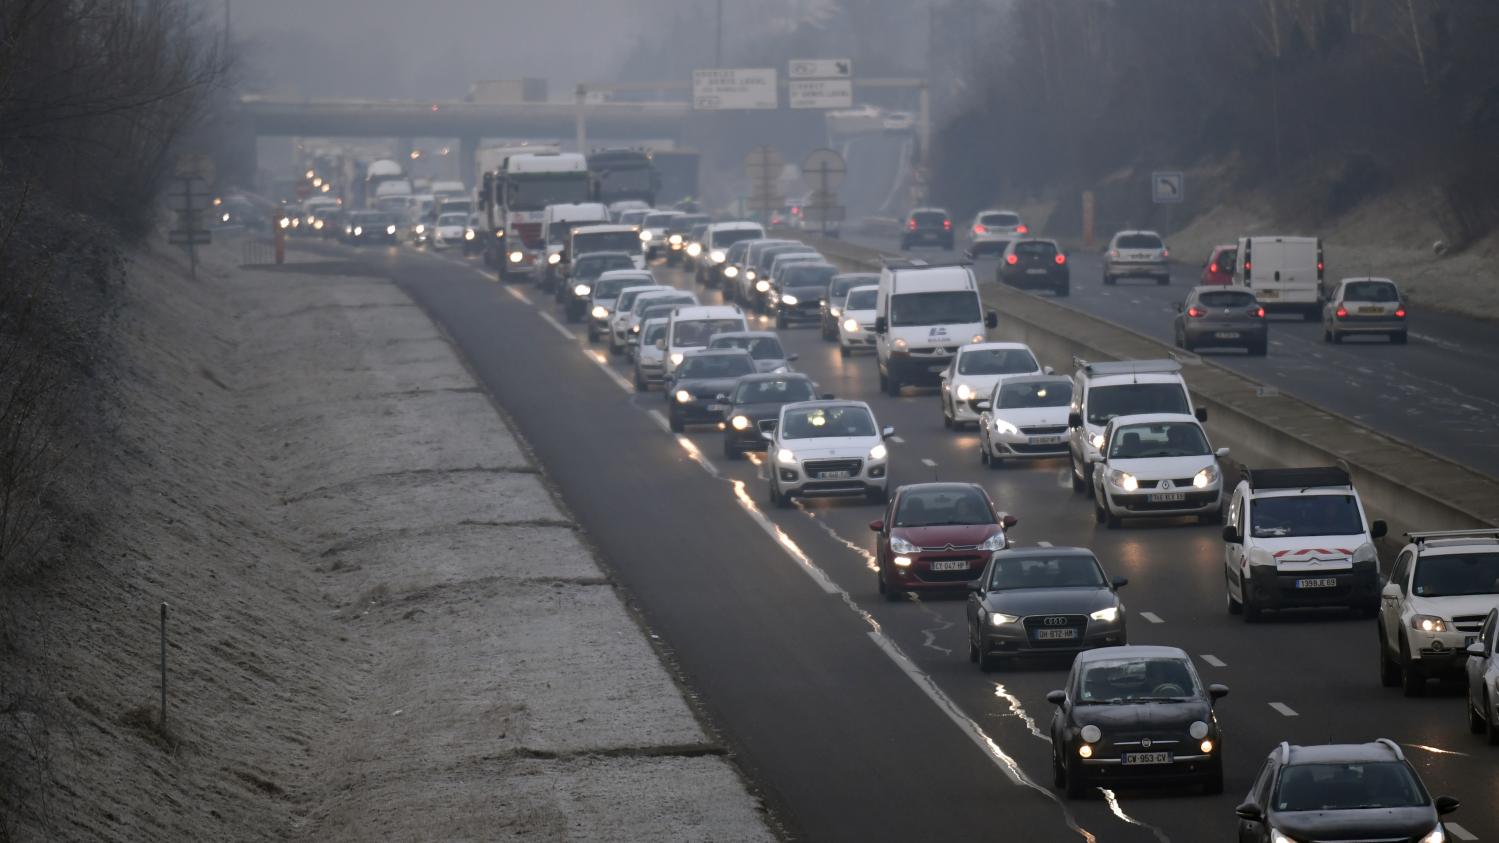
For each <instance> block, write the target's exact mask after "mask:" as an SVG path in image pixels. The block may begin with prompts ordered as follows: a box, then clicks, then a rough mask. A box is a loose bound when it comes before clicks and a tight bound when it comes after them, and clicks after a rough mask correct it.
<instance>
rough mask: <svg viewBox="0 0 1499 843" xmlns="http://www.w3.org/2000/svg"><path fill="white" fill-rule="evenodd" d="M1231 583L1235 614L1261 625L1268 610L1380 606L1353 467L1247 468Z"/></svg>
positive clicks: (1238, 499) (1374, 534)
mask: <svg viewBox="0 0 1499 843" xmlns="http://www.w3.org/2000/svg"><path fill="white" fill-rule="evenodd" d="M1225 517H1226V518H1227V520H1228V524H1227V525H1225V526H1224V528H1223V547H1224V552H1223V564H1224V569H1225V570H1224V578H1225V580H1226V588H1227V592H1228V611H1229V614H1233V615H1237V614H1243V616H1244V620H1246V621H1249V622H1251V623H1252V622H1254V621H1258V620H1259V619H1260V617H1261V614H1262V613H1263V612H1264V611H1265V610H1266V609H1277V610H1278V609H1295V608H1310V607H1323V608H1326V607H1335V606H1342V607H1347V608H1349V609H1352V610H1353V611H1355V612H1361V613H1364V614H1367V615H1370V616H1372V615H1374V614H1375V613H1377V612H1378V611H1379V606H1380V583H1379V554H1378V552H1377V551H1376V549H1375V547H1374V540H1375V539H1379V538H1383V537H1384V535H1385V533H1386V532H1387V530H1388V528H1387V527H1386V526H1385V522H1383V521H1372V522H1371V521H1370V520H1369V519H1368V517H1367V516H1366V515H1365V514H1364V502H1363V500H1361V499H1360V498H1359V495H1358V490H1356V489H1354V487H1353V479H1352V478H1351V477H1349V476H1348V471H1347V469H1345V468H1341V467H1337V466H1329V467H1320V468H1257V469H1249V468H1245V469H1244V470H1243V479H1242V480H1240V481H1239V485H1238V487H1237V488H1236V489H1234V493H1233V497H1232V498H1231V499H1230V500H1229V503H1228V511H1227V512H1226V513H1225Z"/></svg>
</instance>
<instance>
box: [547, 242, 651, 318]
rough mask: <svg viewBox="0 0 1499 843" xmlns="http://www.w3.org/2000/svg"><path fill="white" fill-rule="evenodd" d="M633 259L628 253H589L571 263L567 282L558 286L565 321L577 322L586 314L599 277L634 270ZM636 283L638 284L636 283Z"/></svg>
mask: <svg viewBox="0 0 1499 843" xmlns="http://www.w3.org/2000/svg"><path fill="white" fill-rule="evenodd" d="M634 268H635V259H634V258H632V257H630V254H629V253H628V252H589V253H588V254H586V255H580V256H579V257H578V258H577V259H576V260H574V261H573V263H572V267H571V269H569V271H568V278H567V281H566V282H565V283H563V284H560V285H558V287H557V293H558V295H559V296H560V298H558V301H559V302H561V303H562V305H563V307H564V308H565V310H566V313H567V321H569V322H577V321H580V320H581V319H582V318H583V315H584V314H585V313H587V312H588V303H589V301H590V300H591V299H592V298H593V285H594V282H595V281H597V280H598V278H599V276H600V275H603V274H604V273H606V272H610V271H613V270H616V269H634ZM637 283H638V282H637Z"/></svg>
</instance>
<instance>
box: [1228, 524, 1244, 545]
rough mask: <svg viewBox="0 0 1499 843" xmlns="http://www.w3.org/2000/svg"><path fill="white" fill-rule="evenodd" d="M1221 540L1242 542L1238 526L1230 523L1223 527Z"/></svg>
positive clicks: (1242, 538) (1230, 542)
mask: <svg viewBox="0 0 1499 843" xmlns="http://www.w3.org/2000/svg"><path fill="white" fill-rule="evenodd" d="M1223 540H1224V541H1225V542H1227V543H1229V544H1243V543H1244V537H1243V536H1241V535H1239V528H1238V527H1235V526H1234V525H1232V524H1229V525H1227V526H1226V527H1224V528H1223Z"/></svg>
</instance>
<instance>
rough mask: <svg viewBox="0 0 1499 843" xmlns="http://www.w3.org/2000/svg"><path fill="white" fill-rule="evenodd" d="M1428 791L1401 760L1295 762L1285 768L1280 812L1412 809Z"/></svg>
mask: <svg viewBox="0 0 1499 843" xmlns="http://www.w3.org/2000/svg"><path fill="white" fill-rule="evenodd" d="M1425 804H1426V794H1425V792H1423V790H1422V788H1421V785H1420V784H1419V783H1418V782H1417V781H1416V777H1415V776H1414V775H1412V774H1411V771H1410V768H1409V767H1407V766H1405V764H1403V763H1401V762H1399V761H1367V762H1360V763H1344V764H1293V765H1291V766H1289V767H1286V768H1285V769H1284V770H1282V771H1281V774H1280V783H1279V784H1278V785H1277V786H1276V788H1275V810H1276V811H1285V812H1291V811H1342V810H1356V809H1378V808H1412V807H1416V806H1418V805H1425Z"/></svg>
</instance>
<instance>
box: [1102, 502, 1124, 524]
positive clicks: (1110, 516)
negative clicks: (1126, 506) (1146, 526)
mask: <svg viewBox="0 0 1499 843" xmlns="http://www.w3.org/2000/svg"><path fill="white" fill-rule="evenodd" d="M1104 518H1105V520H1104V526H1105V527H1108V528H1109V529H1110V530H1117V529H1119V528H1120V527H1122V526H1124V519H1122V518H1120V517H1119V516H1117V515H1115V514H1114V513H1112V512H1109V511H1108V509H1107V505H1105V509H1104Z"/></svg>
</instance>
